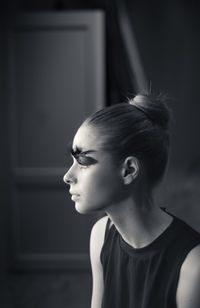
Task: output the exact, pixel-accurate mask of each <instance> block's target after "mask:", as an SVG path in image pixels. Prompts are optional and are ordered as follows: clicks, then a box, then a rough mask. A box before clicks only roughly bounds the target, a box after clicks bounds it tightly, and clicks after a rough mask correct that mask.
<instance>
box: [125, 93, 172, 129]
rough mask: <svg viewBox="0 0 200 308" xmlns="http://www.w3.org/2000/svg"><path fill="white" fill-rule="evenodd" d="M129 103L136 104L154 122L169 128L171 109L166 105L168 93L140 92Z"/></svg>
mask: <svg viewBox="0 0 200 308" xmlns="http://www.w3.org/2000/svg"><path fill="white" fill-rule="evenodd" d="M128 103H129V104H131V105H133V106H135V107H136V108H137V109H138V110H140V111H141V112H142V113H143V114H145V116H146V117H147V118H148V119H149V120H150V121H151V122H152V123H153V124H156V125H158V126H160V127H161V128H163V129H165V130H168V128H169V122H170V111H169V108H168V107H167V105H166V95H163V94H160V95H158V96H155V95H153V94H138V95H136V96H135V97H134V98H132V99H129V100H128Z"/></svg>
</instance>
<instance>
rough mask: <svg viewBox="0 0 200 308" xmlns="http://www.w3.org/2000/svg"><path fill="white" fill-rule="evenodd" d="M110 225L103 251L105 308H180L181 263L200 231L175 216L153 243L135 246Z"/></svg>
mask: <svg viewBox="0 0 200 308" xmlns="http://www.w3.org/2000/svg"><path fill="white" fill-rule="evenodd" d="M109 224H110V220H109V219H108V222H107V226H106V233H105V241H104V244H103V247H102V251H101V262H102V265H103V274H104V295H103V300H102V308H176V307H177V306H176V290H177V284H178V279H179V273H180V269H181V265H182V264H183V261H184V259H185V257H186V256H187V254H188V253H189V251H190V250H191V249H192V248H194V247H195V246H196V245H198V244H200V234H199V233H198V232H196V231H195V230H193V229H192V228H191V227H190V226H188V225H187V224H186V223H184V222H183V221H182V220H180V219H178V218H176V217H174V218H173V221H172V222H171V224H170V225H169V227H168V228H167V229H166V230H165V231H164V232H163V233H162V234H161V235H160V236H159V237H158V238H156V239H155V240H154V241H153V242H152V243H151V244H149V245H148V246H145V247H143V248H138V249H135V248H133V247H132V246H130V245H128V244H127V243H126V242H125V241H124V240H123V238H122V237H121V235H120V234H119V232H118V231H117V229H116V228H115V226H114V225H112V226H111V227H110V228H109Z"/></svg>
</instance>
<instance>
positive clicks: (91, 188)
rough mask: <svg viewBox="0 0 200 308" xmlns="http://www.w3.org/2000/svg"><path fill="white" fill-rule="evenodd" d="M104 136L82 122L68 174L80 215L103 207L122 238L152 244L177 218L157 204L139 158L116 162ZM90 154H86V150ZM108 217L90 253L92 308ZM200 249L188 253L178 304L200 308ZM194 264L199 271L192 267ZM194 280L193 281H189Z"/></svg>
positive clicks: (97, 303) (96, 229) (99, 291)
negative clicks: (104, 142) (108, 149)
mask: <svg viewBox="0 0 200 308" xmlns="http://www.w3.org/2000/svg"><path fill="white" fill-rule="evenodd" d="M102 142H103V137H102V136H101V134H100V132H99V131H98V129H97V128H95V127H91V126H90V125H88V124H83V125H82V126H81V127H80V128H79V130H78V131H77V133H76V135H75V137H74V140H73V146H72V156H73V164H72V166H71V168H70V169H69V170H68V172H67V173H66V174H65V175H64V181H65V182H66V183H67V184H69V185H70V190H69V191H70V193H71V194H72V200H73V201H74V202H75V208H76V210H77V211H78V212H79V213H83V214H85V213H89V212H96V211H104V212H105V213H106V214H107V216H108V217H110V219H111V222H112V223H113V224H115V227H116V229H117V230H118V231H119V233H120V234H121V236H122V237H123V239H124V240H125V241H126V242H127V243H128V244H129V245H131V246H132V247H134V248H141V247H144V246H146V245H149V244H150V243H151V242H152V241H153V240H155V239H156V238H157V237H158V236H159V235H160V234H161V233H162V232H163V231H164V230H165V229H166V228H167V227H168V226H169V224H170V223H171V222H172V217H171V216H170V215H168V214H166V213H165V212H163V211H162V210H160V208H159V207H157V206H156V205H155V204H154V202H153V200H152V196H151V191H150V189H149V187H150V185H149V184H148V180H147V178H146V176H145V173H144V171H142V169H141V166H140V162H139V161H138V160H137V158H136V157H134V156H128V157H126V159H125V160H124V162H123V163H122V164H121V165H120V166H116V164H115V163H114V162H113V159H112V156H111V155H110V153H108V152H105V151H104V150H103V148H102ZM85 152H87V153H85ZM106 222H107V217H103V218H102V219H100V220H99V221H97V222H96V224H95V225H94V226H93V229H92V232H91V238H90V256H91V266H92V275H93V292H92V303H91V308H100V307H101V301H102V295H103V288H104V286H103V270H102V265H101V261H100V253H101V249H102V245H103V242H104V233H105V225H106ZM199 259H200V249H199V248H195V249H193V250H192V251H191V252H190V254H189V255H188V256H187V257H186V259H185V261H184V263H183V266H182V269H181V274H180V278H179V284H178V289H177V307H178V308H197V307H198V308H199V307H200V298H199V295H198V294H199V292H198V290H197V288H198V285H199V282H200V265H199ZM191 266H192V268H194V270H192V271H191V270H190V269H191ZM188 278H189V279H188Z"/></svg>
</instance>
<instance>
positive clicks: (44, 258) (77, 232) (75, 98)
mask: <svg viewBox="0 0 200 308" xmlns="http://www.w3.org/2000/svg"><path fill="white" fill-rule="evenodd" d="M7 38H8V45H7V98H8V104H9V111H8V120H9V121H8V130H9V140H10V144H9V169H10V171H11V180H10V190H9V209H10V213H9V217H10V228H9V230H10V232H9V233H10V235H9V236H10V241H9V266H10V267H11V268H13V267H14V268H23V269H24V268H28V269H29V268H76V269H77V268H87V267H88V265H89V257H88V244H89V233H90V229H91V225H92V223H93V221H94V219H95V218H94V217H93V216H81V215H80V214H78V213H77V212H76V211H75V209H74V204H73V202H72V201H71V200H70V197H69V195H68V192H67V187H66V185H64V183H63V180H62V178H63V175H64V173H65V172H66V170H67V169H68V168H69V166H70V164H71V158H70V156H69V155H68V153H67V151H68V144H69V142H70V141H71V140H72V137H73V135H74V133H75V131H76V129H77V128H78V126H79V125H80V123H81V122H82V121H83V120H84V119H85V117H86V116H87V115H89V114H90V113H91V112H94V111H96V110H97V109H99V108H101V107H103V105H104V92H105V91H104V66H105V63H104V16H103V13H102V12H99V11H90V12H86V11H84V12H66V13H39V14H25V15H22V16H18V17H17V18H15V19H14V20H10V21H9V23H8V36H7Z"/></svg>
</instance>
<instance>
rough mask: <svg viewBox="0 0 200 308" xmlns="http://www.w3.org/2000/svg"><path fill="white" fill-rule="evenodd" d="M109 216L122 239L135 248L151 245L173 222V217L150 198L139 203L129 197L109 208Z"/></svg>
mask: <svg viewBox="0 0 200 308" xmlns="http://www.w3.org/2000/svg"><path fill="white" fill-rule="evenodd" d="M107 215H108V216H109V217H110V219H111V221H112V222H113V224H114V225H115V227H116V229H117V230H118V232H119V233H120V234H121V236H122V238H123V239H124V240H125V241H126V242H127V243H128V244H129V245H131V246H132V247H134V248H141V247H144V246H147V245H149V244H150V243H151V242H152V241H153V240H154V239H156V238H157V237H158V236H159V235H160V234H161V233H162V232H163V231H164V230H165V229H166V228H167V227H168V226H169V224H170V223H171V221H172V217H171V216H169V215H168V214H167V213H165V212H164V211H162V210H161V209H160V208H159V207H157V206H156V205H155V204H154V203H153V201H152V198H149V197H146V198H144V197H143V198H142V200H140V202H138V203H137V202H136V201H135V200H134V199H133V198H131V197H129V198H128V199H126V200H124V201H123V202H121V204H118V205H117V206H113V207H112V208H109V209H108V210H107Z"/></svg>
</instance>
